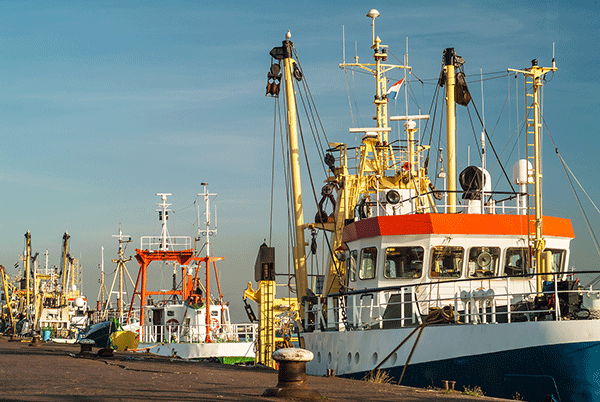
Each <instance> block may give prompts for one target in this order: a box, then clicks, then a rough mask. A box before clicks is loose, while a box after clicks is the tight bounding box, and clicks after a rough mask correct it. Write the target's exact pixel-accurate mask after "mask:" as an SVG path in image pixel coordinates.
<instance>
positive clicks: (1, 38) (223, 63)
mask: <svg viewBox="0 0 600 402" xmlns="http://www.w3.org/2000/svg"><path fill="white" fill-rule="evenodd" d="M577 3H578V5H572V4H569V3H567V2H555V1H550V2H539V1H505V2H491V1H489V2H488V1H459V2H455V3H452V5H450V4H449V3H447V2H442V1H431V2H424V3H423V4H413V3H406V2H398V1H380V2H375V3H365V2H352V1H350V2H324V3H323V2H316V1H304V2H292V3H291V4H289V5H283V4H282V3H281V2H267V1H248V2H239V3H238V4H236V3H228V2H186V1H173V2H162V1H143V2H142V1H127V2H121V1H93V2H92V1H72V2H62V1H47V2H22V1H0V9H1V11H2V12H1V13H0V15H1V17H0V49H1V51H2V57H1V58H0V136H1V138H2V140H3V143H2V149H3V150H4V152H3V154H2V158H1V159H0V188H1V189H2V195H1V198H0V200H1V203H2V210H3V214H2V216H1V217H0V228H1V230H0V242H1V244H2V245H3V247H2V248H1V249H0V263H2V264H3V265H5V266H6V267H10V268H11V269H12V266H13V264H14V263H15V262H16V261H17V259H18V255H19V254H20V253H22V250H23V243H24V236H23V235H24V234H25V232H26V231H27V230H30V231H31V232H32V243H33V248H34V250H35V251H39V252H40V253H43V251H44V250H45V249H49V252H50V264H51V265H55V264H58V263H59V261H58V260H59V257H60V245H61V238H62V234H63V233H64V231H65V230H67V231H68V232H69V233H70V235H71V253H72V254H74V255H76V256H77V257H81V259H82V264H83V266H84V280H85V283H84V291H85V293H87V295H88V298H89V299H91V300H92V301H94V300H95V298H96V295H97V291H98V283H97V279H98V276H99V270H98V268H97V267H98V264H99V263H100V248H101V247H102V246H104V247H105V259H106V261H107V266H108V265H110V264H108V261H109V259H110V258H113V257H114V256H115V253H116V241H115V240H114V239H113V238H111V235H113V234H116V233H117V231H118V225H119V222H122V225H123V231H124V232H125V233H126V234H129V235H131V236H132V237H133V239H134V242H133V244H132V245H131V246H130V248H129V249H128V253H129V254H133V253H134V251H133V248H134V247H139V238H140V236H143V235H158V234H159V233H160V227H159V222H158V221H157V219H156V215H155V213H154V209H155V204H156V203H157V202H158V201H159V198H158V197H156V196H155V193H157V192H170V193H173V196H172V197H170V198H169V202H171V203H172V204H173V206H172V208H173V210H174V211H175V214H174V215H172V216H173V218H172V219H171V221H170V225H171V226H170V232H171V234H172V235H175V234H177V235H190V236H193V235H195V230H196V229H195V227H194V222H195V209H194V208H195V207H194V204H193V203H194V201H195V200H196V194H197V193H199V192H202V186H201V185H200V183H202V182H209V183H210V186H209V191H210V192H216V193H218V202H217V203H218V211H219V212H218V217H219V235H218V237H217V238H216V239H215V244H214V251H215V255H220V256H223V257H225V261H224V262H223V263H222V265H221V268H220V269H221V276H222V281H223V282H224V284H223V285H224V291H225V293H226V295H227V296H228V298H229V299H230V300H232V301H234V304H238V303H237V302H236V300H239V299H238V298H239V297H241V289H242V288H243V287H245V283H246V282H247V281H250V280H252V277H253V273H252V269H253V264H254V260H255V257H256V251H257V248H258V246H259V245H260V243H261V242H262V240H263V239H264V238H266V237H268V234H269V232H268V229H269V228H268V219H269V207H268V205H269V203H268V200H269V193H270V177H271V167H270V161H271V137H272V131H273V117H272V114H273V100H272V99H269V98H265V97H264V91H265V85H266V73H267V70H268V67H269V64H270V57H269V51H270V50H271V48H273V47H274V46H280V44H281V41H282V40H283V39H284V35H285V33H286V32H287V30H288V29H289V30H291V32H292V41H293V42H294V44H295V46H296V49H297V51H298V54H299V56H300V61H301V64H302V67H303V70H304V73H305V75H306V79H307V80H308V83H309V85H310V88H311V91H312V94H313V97H314V100H315V103H316V105H317V108H318V110H319V113H320V116H321V118H322V120H323V124H324V128H325V131H326V132H327V134H328V136H329V138H330V139H331V140H333V141H340V142H341V141H353V139H352V138H351V137H350V136H349V135H348V127H349V126H350V125H351V120H350V117H349V116H350V113H349V106H348V95H347V92H346V84H345V78H344V74H343V72H342V71H341V70H340V69H339V68H338V63H339V62H341V59H342V27H344V29H345V37H346V49H347V50H346V52H347V58H350V57H352V56H353V55H354V48H355V43H356V47H357V48H358V55H359V56H361V60H369V58H370V50H369V49H368V47H369V46H370V29H371V28H370V21H369V19H368V18H367V17H366V16H365V14H366V13H367V12H368V10H369V9H370V8H377V9H378V10H379V12H380V13H381V17H379V18H378V19H377V20H376V28H377V34H378V35H379V36H380V37H381V38H382V40H383V43H384V44H388V45H390V49H391V50H392V52H393V53H394V54H395V55H397V56H398V57H399V58H401V57H402V54H404V52H405V48H406V45H405V44H406V38H407V37H408V38H409V39H408V40H409V64H410V65H411V66H412V67H413V71H414V73H415V75H417V76H418V77H419V78H421V79H422V80H426V79H435V78H436V77H437V75H438V74H439V67H440V63H441V57H442V51H443V49H444V48H446V47H454V48H455V49H456V51H457V53H458V54H459V55H461V56H462V57H463V58H464V59H465V60H466V62H467V63H466V64H465V70H466V72H467V74H468V75H477V74H479V71H480V68H481V69H482V70H483V72H484V73H486V72H497V71H506V68H508V67H512V68H525V67H528V66H529V65H530V61H531V59H533V58H537V59H539V60H540V64H541V65H549V64H550V62H551V58H552V43H553V42H554V43H555V48H556V62H557V66H558V68H559V70H558V71H557V72H556V73H555V74H554V76H553V78H552V81H551V82H549V83H548V84H547V85H546V87H545V101H546V105H545V112H544V115H545V119H546V122H547V124H548V126H549V128H550V131H551V133H552V135H553V137H554V139H555V141H556V142H557V145H558V147H559V150H560V151H561V153H562V155H563V157H564V158H565V160H566V161H567V163H568V164H569V166H570V167H571V169H572V170H573V171H574V172H575V174H576V175H577V177H578V178H579V180H580V181H581V182H582V184H583V185H584V186H585V187H586V190H587V191H588V192H589V194H590V195H591V197H592V198H593V199H594V200H596V201H597V200H598V199H599V195H600V188H599V181H598V176H597V173H596V169H595V168H594V167H593V163H594V162H595V161H597V159H598V158H597V150H598V149H599V145H600V138H599V137H600V136H599V135H598V118H597V115H598V111H599V110H600V108H599V106H600V105H599V101H598V96H597V94H598V93H599V92H600V88H599V77H600V74H599V67H598V66H600V56H599V55H600V27H599V24H600V13H599V11H600V9H599V6H598V5H597V3H596V2H583V3H581V2H577ZM580 3H581V4H580ZM359 78H362V77H359ZM394 78H395V77H394V76H392V77H391V79H394ZM398 78H400V77H398ZM362 79H363V80H364V82H360V83H358V84H357V96H358V100H359V113H361V120H362V121H363V122H368V121H369V119H370V116H371V115H372V114H373V107H372V105H371V101H372V95H371V93H370V88H371V85H372V84H371V82H370V81H368V80H367V79H366V77H365V78H362ZM507 82H508V80H507V79H506V78H505V79H503V80H496V81H493V82H486V83H484V87H485V90H486V92H485V102H486V103H485V110H486V121H487V122H488V126H489V125H490V124H491V123H490V122H494V123H495V121H496V118H497V114H498V113H499V111H500V108H501V107H502V102H503V101H504V99H505V97H506V92H507V87H508V84H507ZM365 88H366V89H368V90H369V91H366V89H365ZM412 88H413V90H414V91H415V93H416V94H417V95H418V96H417V98H419V97H420V99H422V101H421V105H424V106H425V107H428V105H429V102H430V99H431V96H432V94H433V90H434V86H433V85H425V86H422V87H421V86H420V85H416V84H415V85H414V86H413V87H412ZM471 92H472V93H474V94H475V101H476V102H481V99H480V98H481V97H480V95H479V94H480V88H479V84H476V87H475V88H473V87H472V88H471ZM355 113H356V111H355ZM460 113H463V112H460V111H459V134H458V136H459V141H461V140H464V141H471V147H472V148H473V146H474V145H473V144H472V137H473V135H472V133H471V129H470V126H469V125H468V123H467V122H464V121H463V122H462V123H461V122H460V119H461V115H460ZM463 116H464V113H463ZM513 128H514V126H513ZM461 130H462V131H461ZM498 130H499V131H498V134H497V135H498V136H499V138H498V140H499V141H500V144H501V145H502V135H504V136H506V137H507V136H508V135H509V134H506V133H505V134H502V133H501V130H500V129H498ZM461 136H462V137H461ZM545 145H546V151H545V159H544V168H545V175H544V190H545V191H546V193H545V197H546V198H545V199H544V206H545V208H546V213H547V214H549V215H558V216H565V217H568V218H571V219H572V220H573V225H574V227H575V230H576V235H577V239H576V240H575V241H574V242H573V245H572V248H573V255H572V265H575V266H577V267H578V268H580V269H596V268H598V267H597V263H595V261H597V255H596V254H595V252H594V250H593V246H592V243H591V240H590V239H589V236H587V231H586V228H585V224H584V222H583V220H582V218H581V215H580V214H579V212H578V210H577V207H576V205H575V204H574V199H573V196H572V195H571V191H570V189H569V188H568V183H567V181H566V179H565V178H564V175H563V173H562V169H561V168H560V166H559V165H557V160H556V158H555V157H554V156H553V154H554V153H553V151H552V149H551V147H550V146H549V145H550V142H549V141H548V140H546V141H545ZM461 146H462V147H463V148H462V149H463V151H462V152H463V153H464V154H466V145H461ZM463 156H464V155H463ZM278 158H280V156H278ZM460 163H462V165H461V166H463V167H464V166H465V164H466V161H464V160H463V161H462V162H460ZM460 163H459V164H460ZM319 180H321V178H319ZM279 181H280V182H281V181H282V179H281V177H280V178H279ZM277 188H278V189H279V190H280V191H279V194H280V195H279V199H278V203H279V204H278V205H281V204H282V203H283V202H284V201H283V192H282V191H281V189H282V188H283V185H282V184H281V183H279V184H277ZM307 208H308V207H307ZM278 210H279V211H282V210H283V208H281V206H280V207H279V208H278ZM313 214H314V208H312V207H310V210H309V212H307V214H306V215H307V216H308V217H312V216H313ZM591 218H592V224H593V225H594V226H595V227H597V226H598V222H599V219H598V217H597V214H596V215H594V214H593V213H592V214H591ZM307 219H310V218H307ZM284 220H285V216H283V215H281V216H280V217H279V219H278V222H277V223H276V227H275V229H276V232H275V234H276V241H275V243H276V244H277V245H278V246H279V247H280V249H278V253H280V254H281V255H284V254H285V251H284V246H285V237H286V225H285V223H284V222H283V221H284ZM281 268H282V270H285V267H281ZM129 269H130V271H131V272H132V273H135V272H137V266H136V264H135V263H134V262H131V263H130V264H129ZM9 272H11V271H10V270H9ZM167 274H168V273H167ZM240 310H241V309H240ZM234 313H235V312H234Z"/></svg>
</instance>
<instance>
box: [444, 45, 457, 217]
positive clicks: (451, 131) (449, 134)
mask: <svg viewBox="0 0 600 402" xmlns="http://www.w3.org/2000/svg"><path fill="white" fill-rule="evenodd" d="M454 56H456V53H455V52H454V48H447V49H445V50H444V71H445V73H446V143H447V144H446V146H447V156H446V163H447V169H446V171H447V173H448V189H447V190H448V205H449V208H448V212H449V213H451V214H452V213H455V212H456V205H457V202H456V200H457V197H456V177H457V175H456V170H457V169H456V103H455V102H454V85H455V75H454Z"/></svg>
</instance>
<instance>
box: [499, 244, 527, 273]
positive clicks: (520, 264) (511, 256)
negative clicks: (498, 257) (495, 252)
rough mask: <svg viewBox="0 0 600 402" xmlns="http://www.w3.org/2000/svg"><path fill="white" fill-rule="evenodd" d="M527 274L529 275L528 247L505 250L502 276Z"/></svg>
mask: <svg viewBox="0 0 600 402" xmlns="http://www.w3.org/2000/svg"><path fill="white" fill-rule="evenodd" d="M527 273H529V247H509V248H507V249H506V263H505V265H504V274H505V275H508V276H513V275H523V274H527Z"/></svg>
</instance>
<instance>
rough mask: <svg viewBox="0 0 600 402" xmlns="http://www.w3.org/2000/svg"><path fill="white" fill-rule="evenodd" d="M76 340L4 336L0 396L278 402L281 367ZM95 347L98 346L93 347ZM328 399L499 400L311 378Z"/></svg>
mask: <svg viewBox="0 0 600 402" xmlns="http://www.w3.org/2000/svg"><path fill="white" fill-rule="evenodd" d="M79 351H80V347H79V346H78V345H64V344H55V343H43V344H42V345H41V346H30V344H29V343H28V342H9V341H7V340H6V339H2V340H0V400H1V401H54V402H55V401H77V402H82V401H93V402H95V401H111V402H112V401H143V402H154V401H161V402H162V401H177V402H187V401H263V402H264V401H281V399H277V398H264V397H262V396H261V395H262V393H263V391H264V390H265V389H266V388H269V387H274V386H275V385H276V384H277V372H276V371H275V370H270V369H266V368H260V367H254V366H228V365H223V364H218V363H206V362H193V361H183V360H178V359H170V358H163V357H158V356H151V355H148V354H139V353H133V352H115V354H114V356H113V357H107V358H103V357H99V356H97V355H96V354H95V355H91V356H86V357H82V356H81V355H80V354H79ZM94 352H97V349H94ZM307 383H308V385H309V386H310V387H311V388H313V389H315V390H316V391H318V392H319V393H320V394H321V395H322V396H323V400H324V401H360V402H367V401H369V402H387V401H390V402H391V401H394V402H398V401H401V402H409V401H410V402H425V401H442V402H451V401H457V402H458V401H473V400H477V401H482V402H483V401H501V399H494V398H485V397H484V398H481V397H472V396H467V395H463V394H461V393H459V392H454V393H451V394H446V393H443V392H439V391H432V390H423V389H415V388H409V387H403V386H399V385H394V384H377V383H369V382H365V381H357V380H348V379H343V378H336V377H329V378H326V377H314V376H308V379H307Z"/></svg>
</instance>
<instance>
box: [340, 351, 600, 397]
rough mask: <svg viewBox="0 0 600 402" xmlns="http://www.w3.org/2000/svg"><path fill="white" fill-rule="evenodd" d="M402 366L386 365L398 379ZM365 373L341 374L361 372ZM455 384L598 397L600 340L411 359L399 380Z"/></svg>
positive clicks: (492, 391)
mask: <svg viewBox="0 0 600 402" xmlns="http://www.w3.org/2000/svg"><path fill="white" fill-rule="evenodd" d="M402 368H403V366H402V365H400V366H396V367H393V368H390V369H386V371H388V373H389V374H390V375H392V376H393V377H394V378H395V380H396V381H397V380H398V379H399V378H400V375H401V373H402ZM366 374H367V373H365V372H362V373H353V374H348V375H345V377H351V378H359V379H361V378H364V376H365V375H366ZM443 380H449V381H456V388H455V389H456V390H458V391H462V390H463V389H464V387H465V386H467V387H470V388H473V387H476V386H478V387H480V388H481V389H482V391H483V392H484V393H485V395H486V396H495V397H499V398H507V399H513V398H514V397H515V395H516V394H517V392H518V393H519V395H520V396H521V397H522V398H523V399H524V400H526V401H529V402H538V401H539V402H543V401H544V400H546V397H547V396H548V395H551V396H552V397H553V398H554V399H555V400H557V401H562V402H600V342H581V343H570V344H559V345H548V346H537V347H530V348H525V349H516V350H510V351H504V352H497V353H489V354H483V355H476V356H465V357H460V358H454V359H447V360H441V361H435V362H430V363H419V364H411V365H409V366H408V368H407V369H406V373H405V374H404V378H403V380H402V385H408V386H413V387H423V388H425V387H429V386H434V387H438V388H439V387H442V381H443Z"/></svg>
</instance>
